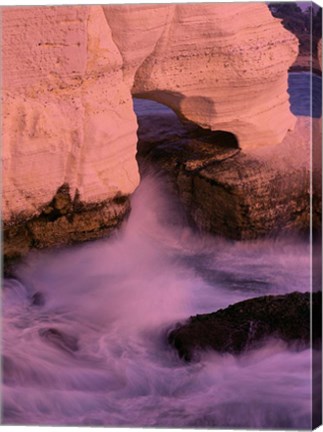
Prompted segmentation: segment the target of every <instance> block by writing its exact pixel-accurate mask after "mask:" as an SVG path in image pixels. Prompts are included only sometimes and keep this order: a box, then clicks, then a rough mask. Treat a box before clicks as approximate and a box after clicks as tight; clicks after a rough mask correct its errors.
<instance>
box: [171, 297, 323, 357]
mask: <svg viewBox="0 0 323 432" xmlns="http://www.w3.org/2000/svg"><path fill="white" fill-rule="evenodd" d="M321 307H322V294H321V292H315V293H313V294H312V296H310V293H299V292H294V293H291V294H286V295H277V296H264V297H257V298H254V299H250V300H245V301H242V302H239V303H236V304H234V305H231V306H229V307H227V308H226V309H220V310H219V311H217V312H214V313H210V314H205V315H196V316H195V317H191V318H190V319H189V320H188V322H187V323H185V324H183V325H178V327H177V328H175V329H174V330H172V331H171V332H170V334H169V336H168V341H169V342H170V343H171V344H172V345H173V346H174V347H175V348H176V349H177V351H178V354H179V356H180V357H182V358H183V359H185V360H187V361H190V360H192V359H194V358H196V355H197V354H198V352H199V351H201V350H202V351H203V350H204V351H205V350H215V351H218V352H221V353H224V352H228V353H232V354H239V353H241V352H243V351H246V350H248V349H252V348H255V347H259V345H260V344H262V343H264V342H265V341H266V340H268V339H269V338H278V339H282V340H284V341H285V342H287V343H293V344H298V346H299V347H300V348H306V347H308V346H309V345H310V343H311V334H310V329H311V313H310V309H311V308H312V317H313V318H312V319H313V321H312V322H313V324H312V329H313V332H312V341H313V342H314V346H317V345H318V344H319V343H320V339H321V333H322V331H321Z"/></svg>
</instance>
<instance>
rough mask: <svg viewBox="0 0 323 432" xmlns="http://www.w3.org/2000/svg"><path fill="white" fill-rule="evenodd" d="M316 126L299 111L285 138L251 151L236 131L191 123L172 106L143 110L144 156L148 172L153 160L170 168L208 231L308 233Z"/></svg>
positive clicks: (241, 235)
mask: <svg viewBox="0 0 323 432" xmlns="http://www.w3.org/2000/svg"><path fill="white" fill-rule="evenodd" d="M151 123H153V124H154V130H156V131H158V139H159V141H158V142H157V143H156V141H154V140H153V139H152V137H151V131H150V128H149V124H151ZM310 128H311V121H310V119H309V118H305V117H301V118H299V119H298V123H297V125H296V128H295V130H294V131H292V132H289V133H288V134H287V136H286V138H285V140H284V141H283V142H282V143H281V144H279V145H277V146H271V147H269V146H268V147H267V148H266V149H259V150H258V151H254V152H253V153H250V152H249V153H246V152H244V151H242V150H240V149H239V148H237V147H236V142H235V140H234V137H233V136H232V135H230V134H224V133H219V132H213V133H212V132H206V131H204V130H202V129H201V128H197V127H196V126H195V127H194V125H189V127H186V128H185V127H184V126H183V125H180V123H179V120H178V119H177V118H176V116H175V115H174V114H171V113H169V114H166V113H164V115H163V116H160V115H159V116H155V117H154V116H150V115H148V116H145V115H143V116H139V131H138V132H139V143H138V150H139V151H138V158H139V161H140V165H141V166H142V170H143V172H144V170H145V164H148V165H149V164H151V163H152V164H153V165H154V166H155V167H156V169H157V170H162V171H163V172H165V173H166V174H167V176H168V177H169V178H170V179H171V181H172V182H173V183H174V186H175V188H176V190H177V193H178V196H179V199H180V200H181V202H182V203H183V204H184V207H185V208H186V210H187V212H188V214H190V215H191V217H192V219H193V220H194V222H195V224H196V225H197V226H199V227H200V228H202V229H204V230H208V231H211V232H213V233H215V234H219V235H224V236H226V237H229V238H233V239H252V238H258V237H260V236H264V235H268V234H271V235H275V234H281V233H282V232H283V233H285V234H286V233H287V232H307V230H308V229H309V216H310V212H309V205H310V199H309V182H310V175H309V163H310V142H309V137H310ZM277 155H279V157H277ZM318 173H319V172H318ZM317 203H318V205H319V201H317ZM316 222H317V223H318V219H316Z"/></svg>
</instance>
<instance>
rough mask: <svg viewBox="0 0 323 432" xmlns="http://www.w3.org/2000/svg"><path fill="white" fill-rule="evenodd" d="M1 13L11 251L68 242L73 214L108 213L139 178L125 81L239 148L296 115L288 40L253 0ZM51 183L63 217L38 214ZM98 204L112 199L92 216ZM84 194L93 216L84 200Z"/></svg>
mask: <svg viewBox="0 0 323 432" xmlns="http://www.w3.org/2000/svg"><path fill="white" fill-rule="evenodd" d="M259 23H261V24H259ZM2 26H3V29H2V30H3V51H2V69H3V74H2V88H3V91H2V104H3V105H2V120H3V136H2V141H3V152H2V156H3V199H2V203H3V205H2V214H3V220H4V228H5V246H6V250H7V249H8V248H7V246H8V247H9V244H10V247H9V249H10V250H11V251H12V256H14V255H15V254H16V252H17V251H18V250H19V249H20V250H22V251H25V250H27V249H28V247H30V246H32V247H41V246H45V245H46V244H50V245H51V244H61V243H62V242H64V241H65V242H73V241H75V240H77V237H78V236H77V232H78V230H80V228H77V227H78V226H79V227H84V229H85V230H84V231H83V230H82V231H79V233H80V238H79V239H84V238H93V236H94V237H95V236H97V235H98V232H99V231H102V232H103V231H104V230H105V229H107V230H108V231H109V230H110V228H111V227H113V226H117V225H118V224H119V222H120V220H121V219H122V217H123V216H124V215H125V214H126V213H127V211H128V205H125V204H123V205H119V204H118V205H117V206H115V200H119V198H120V197H122V200H123V203H124V200H126V197H128V196H129V195H130V194H131V193H132V192H133V191H134V189H135V188H136V186H137V185H138V182H139V175H138V168H137V164H136V160H135V154H136V141H137V137H136V128H137V122H136V117H135V114H134V111H133V107H132V96H131V94H135V95H140V96H143V97H148V98H153V99H156V100H161V101H162V102H165V103H167V104H169V105H170V106H172V107H173V108H174V109H175V110H176V111H177V112H178V113H180V115H181V116H182V117H185V118H186V119H189V120H191V121H193V122H195V123H197V124H199V125H200V126H203V127H205V128H209V129H222V130H227V131H229V132H232V133H234V134H235V135H236V136H237V138H238V140H239V145H240V146H241V147H242V148H245V149H248V148H249V147H254V146H256V147H260V146H263V145H265V144H269V143H270V144H271V145H272V144H275V143H280V142H281V140H282V138H283V137H284V135H285V134H286V131H287V130H288V129H289V128H292V127H293V126H294V122H295V119H294V116H293V115H292V114H291V113H290V111H289V104H288V94H287V92H286V88H287V69H288V67H289V66H290V64H291V63H292V62H293V61H294V58H295V56H296V53H297V42H296V39H295V37H294V36H293V35H291V34H290V33H289V32H287V31H286V30H285V29H284V28H283V27H282V25H281V24H280V22H279V20H276V19H274V18H273V17H272V16H271V14H270V12H269V10H268V9H267V7H266V6H265V5H263V4H235V5H232V4H220V3H219V4H187V5H185V4H182V5H169V4H167V5H166V4H165V5H132V6H126V5H122V6H104V7H101V6H66V7H65V6H60V7H28V8H23V7H18V8H3V9H2ZM63 185H67V186H68V188H69V195H70V200H71V203H73V205H72V207H71V212H70V213H69V218H67V216H66V215H64V214H60V215H59V217H58V218H57V219H56V220H54V221H53V220H49V219H48V218H47V220H46V223H45V222H44V221H45V218H44V214H46V211H47V210H46V209H47V208H48V206H49V205H50V203H51V202H52V201H53V200H54V199H55V196H56V193H57V191H59V190H60V188H61V187H62V186H63ZM64 187H65V186H64ZM75 203H76V204H77V205H76V207H75V206H74V204H75ZM79 204H81V205H82V206H83V207H82V209H83V210H84V219H82V216H81V214H82V211H83V210H82V211H80V212H78V211H77V213H76V214H75V218H74V219H73V218H72V216H73V214H74V213H73V212H74V211H76V210H75V209H76V208H78V209H79V208H80V206H79ZM103 204H104V205H106V206H108V207H109V206H111V208H107V209H106V210H105V211H104V213H105V216H104V217H103V219H102V206H101V205H103ZM96 206H99V209H100V210H99V213H100V214H99V215H96V216H93V213H91V215H92V216H91V218H92V217H94V218H96V219H98V220H99V221H98V224H97V226H96V227H93V226H92V225H93V224H92V223H89V214H88V213H87V210H86V211H85V209H90V211H91V212H92V211H93V208H95V207H96ZM100 206H101V207H100ZM116 211H119V214H118V215H116ZM111 215H112V216H111ZM56 216H57V215H56ZM56 216H55V217H56ZM111 217H112V219H111ZM37 218H38V221H37V223H36V219H37ZM78 218H80V219H81V220H80V221H79V224H78V223H75V219H78ZM116 220H118V223H116ZM26 221H29V222H28V223H29V225H28V227H27V225H26V226H23V225H24V223H25V222H26ZM43 222H44V223H43ZM49 222H50V225H48V227H47V225H46V224H47V223H49ZM54 225H55V227H54ZM41 226H42V228H40V227H41ZM87 227H88V229H87ZM21 229H22V231H21ZM44 230H47V231H48V232H47V233H45V232H43V231H44ZM50 233H51V234H50ZM60 233H61V234H60ZM63 233H64V234H63ZM12 239H14V242H13V243H12V241H11V240H12ZM64 239H65V240H64ZM9 240H10V241H9ZM26 244H28V245H29V246H28V247H27V246H26ZM17 253H18V252H17Z"/></svg>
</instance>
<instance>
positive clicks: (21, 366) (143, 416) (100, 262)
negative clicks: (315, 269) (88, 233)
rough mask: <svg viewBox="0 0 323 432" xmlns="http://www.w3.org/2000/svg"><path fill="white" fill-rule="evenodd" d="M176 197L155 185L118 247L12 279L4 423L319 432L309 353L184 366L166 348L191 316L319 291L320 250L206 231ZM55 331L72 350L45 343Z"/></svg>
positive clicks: (44, 256)
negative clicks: (312, 287) (313, 257)
mask: <svg viewBox="0 0 323 432" xmlns="http://www.w3.org/2000/svg"><path fill="white" fill-rule="evenodd" d="M165 188H166V186H165V183H164V182H163V180H162V179H160V178H155V177H148V178H146V179H144V180H143V182H142V183H141V185H140V187H139V188H138V190H137V191H136V193H135V194H134V196H133V199H132V212H131V215H130V217H129V220H128V221H127V222H126V223H125V224H124V225H123V228H122V229H121V231H119V232H118V233H116V234H115V236H114V237H112V238H109V239H105V240H101V241H96V242H92V243H88V244H85V245H82V246H78V247H73V248H70V249H65V250H60V251H54V252H41V253H34V254H30V256H29V257H28V259H27V260H26V262H25V264H24V265H22V266H20V267H19V269H17V279H7V280H5V281H4V290H3V338H4V342H3V355H4V360H3V367H4V374H3V380H4V384H3V391H2V396H3V421H4V422H5V423H7V424H8V423H9V424H39V425H110V426H116V425H123V426H129V425H132V426H167V427H171V426H173V427H180V426H181V427H184V426H190V427H215V426H218V427H221V426H222V427H233V426H235V427H243V428H246V427H254V428H261V427H266V428H290V427H294V428H297V429H302V428H309V427H310V426H311V424H310V416H311V404H310V401H311V388H310V350H304V351H300V352H296V351H293V350H290V349H287V347H286V346H284V344H283V343H281V342H277V341H271V342H268V344H267V345H266V346H264V347H263V348H262V349H258V350H256V351H251V352H249V353H246V354H244V355H242V356H240V357H235V356H232V355H218V354H216V353H210V352H206V353H204V354H203V355H202V358H201V361H200V362H198V363H192V364H187V363H184V362H183V361H181V360H180V359H179V358H178V356H177V353H176V351H175V350H174V349H173V348H171V347H170V346H168V344H167V333H168V331H169V330H170V329H171V328H173V327H174V325H175V324H176V323H177V322H178V321H182V320H185V319H186V318H188V317H189V316H190V315H195V314H197V313H206V312H211V311H215V310H217V309H219V308H223V307H226V306H227V305H229V304H232V303H234V302H237V301H240V300H243V299H246V298H251V297H257V296H259V295H264V294H278V293H287V292H291V291H308V290H309V264H310V263H309V246H308V245H307V244H306V243H302V242H301V241H299V240H287V239H285V240H281V241H273V240H272V241H270V240H266V241H257V242H252V243H250V242H243V243H241V242H240V243H238V242H237V243H234V242H228V241H224V240H223V239H219V238H214V237H211V236H208V235H203V234H198V233H195V232H193V231H192V230H191V229H190V228H189V226H188V225H187V223H186V221H185V217H184V216H183V215H182V213H181V211H180V209H179V208H178V207H177V204H176V203H175V200H173V199H172V196H171V194H170V193H169V191H167V190H165ZM36 292H38V293H41V294H42V296H43V297H42V300H43V302H42V301H40V302H39V303H43V304H39V305H32V298H33V295H34V294H35V293H36ZM49 328H50V329H56V330H58V331H60V332H62V333H63V334H64V335H65V338H66V339H65V340H66V341H67V343H61V342H60V341H59V338H55V333H54V335H53V333H52V334H51V337H47V338H46V337H44V334H46V330H48V329H49ZM42 335H43V336H42Z"/></svg>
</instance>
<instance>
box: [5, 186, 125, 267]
mask: <svg viewBox="0 0 323 432" xmlns="http://www.w3.org/2000/svg"><path fill="white" fill-rule="evenodd" d="M129 211H130V200H129V197H128V196H117V197H115V198H114V199H111V200H106V201H103V202H100V203H92V204H84V203H82V202H81V201H80V200H79V198H78V195H77V194H76V197H75V198H74V199H73V200H72V198H71V196H70V190H69V186H68V185H67V184H64V185H62V186H61V187H60V188H59V189H58V190H57V192H56V194H55V196H54V197H53V199H52V200H51V202H50V203H48V204H47V205H45V206H44V207H43V208H42V209H39V212H38V215H36V216H34V217H31V218H26V217H25V216H24V215H21V216H17V217H16V218H15V220H12V221H10V223H7V224H6V223H5V224H4V226H3V256H4V273H5V274H6V275H9V274H10V269H11V265H12V264H13V263H15V262H16V261H17V260H18V259H19V258H21V257H23V256H24V255H26V253H27V252H28V251H29V250H30V249H42V248H47V247H56V246H63V245H69V244H75V243H79V242H84V241H87V240H93V239H97V238H102V237H104V236H107V235H110V234H111V233H112V232H113V231H114V230H115V228H118V227H119V226H120V224H121V222H122V221H123V220H124V218H125V217H126V216H127V215H128V214H129Z"/></svg>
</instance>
